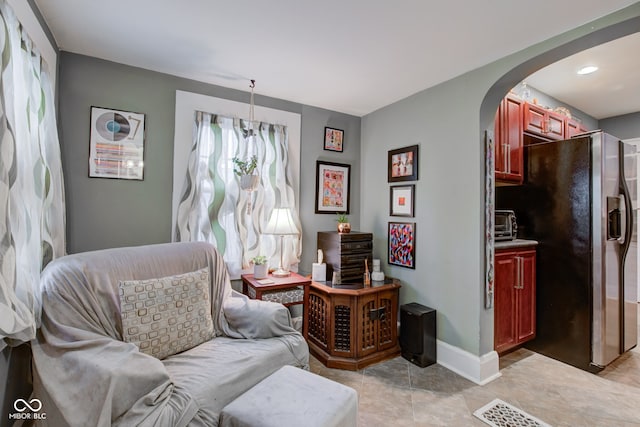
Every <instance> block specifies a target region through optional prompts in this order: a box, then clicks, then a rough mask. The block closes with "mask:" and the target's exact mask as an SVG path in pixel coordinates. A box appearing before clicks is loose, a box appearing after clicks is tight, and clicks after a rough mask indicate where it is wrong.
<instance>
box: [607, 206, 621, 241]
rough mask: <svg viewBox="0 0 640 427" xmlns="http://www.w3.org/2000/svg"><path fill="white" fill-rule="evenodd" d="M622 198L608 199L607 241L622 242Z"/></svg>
mask: <svg viewBox="0 0 640 427" xmlns="http://www.w3.org/2000/svg"><path fill="white" fill-rule="evenodd" d="M621 199H622V197H617V196H616V197H611V196H608V197H607V240H620V238H621V237H622V235H623V234H622V212H621V210H620V201H621Z"/></svg>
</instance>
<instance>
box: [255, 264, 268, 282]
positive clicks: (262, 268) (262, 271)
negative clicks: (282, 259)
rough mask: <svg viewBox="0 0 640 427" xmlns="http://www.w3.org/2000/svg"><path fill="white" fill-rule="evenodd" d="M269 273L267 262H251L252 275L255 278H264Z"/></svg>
mask: <svg viewBox="0 0 640 427" xmlns="http://www.w3.org/2000/svg"><path fill="white" fill-rule="evenodd" d="M268 275H269V264H260V265H258V264H253V277H254V278H255V279H266V278H267V276H268Z"/></svg>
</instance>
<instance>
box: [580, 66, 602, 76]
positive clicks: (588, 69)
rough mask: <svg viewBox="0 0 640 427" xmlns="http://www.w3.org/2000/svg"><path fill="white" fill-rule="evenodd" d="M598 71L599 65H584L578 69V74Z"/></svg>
mask: <svg viewBox="0 0 640 427" xmlns="http://www.w3.org/2000/svg"><path fill="white" fill-rule="evenodd" d="M596 71H598V67H596V66H595V65H588V66H586V67H582V68H580V69H579V70H578V74H580V75H581V76H582V75H585V74H591V73H593V72H596Z"/></svg>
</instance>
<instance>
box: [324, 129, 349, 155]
mask: <svg viewBox="0 0 640 427" xmlns="http://www.w3.org/2000/svg"><path fill="white" fill-rule="evenodd" d="M343 144H344V131H343V130H342V129H336V128H331V127H328V126H326V127H325V128H324V149H325V150H326V151H337V152H340V153H342V151H343V149H344V145H343Z"/></svg>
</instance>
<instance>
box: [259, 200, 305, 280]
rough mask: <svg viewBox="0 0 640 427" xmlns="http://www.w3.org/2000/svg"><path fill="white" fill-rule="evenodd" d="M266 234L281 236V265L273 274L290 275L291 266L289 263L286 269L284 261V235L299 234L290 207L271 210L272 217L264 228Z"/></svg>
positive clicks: (277, 275)
mask: <svg viewBox="0 0 640 427" xmlns="http://www.w3.org/2000/svg"><path fill="white" fill-rule="evenodd" d="M264 234H275V235H279V236H280V265H279V266H278V269H277V270H276V271H274V272H273V273H271V274H272V275H273V276H274V277H287V276H289V275H290V274H291V273H290V272H289V266H288V265H287V268H286V269H285V268H284V262H283V257H284V250H283V249H284V248H283V243H284V236H290V235H297V234H298V227H296V224H295V222H294V221H293V217H292V216H291V211H290V210H289V208H278V209H274V210H273V212H271V218H269V223H268V224H267V226H266V228H265V229H264Z"/></svg>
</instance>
